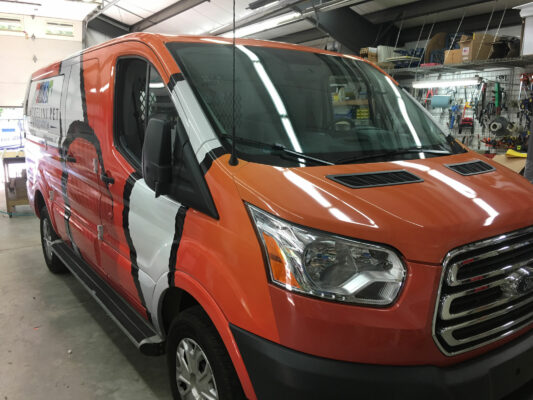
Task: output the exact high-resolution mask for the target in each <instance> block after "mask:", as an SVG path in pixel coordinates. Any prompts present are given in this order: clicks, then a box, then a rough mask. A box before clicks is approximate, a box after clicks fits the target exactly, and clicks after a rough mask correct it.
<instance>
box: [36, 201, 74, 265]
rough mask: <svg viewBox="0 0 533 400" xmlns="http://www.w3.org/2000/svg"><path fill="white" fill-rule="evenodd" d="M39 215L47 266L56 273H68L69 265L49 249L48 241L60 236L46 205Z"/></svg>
mask: <svg viewBox="0 0 533 400" xmlns="http://www.w3.org/2000/svg"><path fill="white" fill-rule="evenodd" d="M39 215H40V216H41V223H40V225H41V247H42V249H43V255H44V261H45V262H46V266H47V267H48V269H49V270H50V272H52V273H54V274H66V273H67V272H69V270H68V269H67V267H65V265H64V264H63V263H62V262H61V260H60V259H59V258H58V257H57V255H55V253H53V252H51V251H49V249H48V246H47V242H53V241H54V240H57V239H59V236H57V233H56V232H55V231H54V227H53V226H52V222H51V221H50V216H49V215H48V210H47V209H46V206H45V207H43V208H41V211H40V213H39Z"/></svg>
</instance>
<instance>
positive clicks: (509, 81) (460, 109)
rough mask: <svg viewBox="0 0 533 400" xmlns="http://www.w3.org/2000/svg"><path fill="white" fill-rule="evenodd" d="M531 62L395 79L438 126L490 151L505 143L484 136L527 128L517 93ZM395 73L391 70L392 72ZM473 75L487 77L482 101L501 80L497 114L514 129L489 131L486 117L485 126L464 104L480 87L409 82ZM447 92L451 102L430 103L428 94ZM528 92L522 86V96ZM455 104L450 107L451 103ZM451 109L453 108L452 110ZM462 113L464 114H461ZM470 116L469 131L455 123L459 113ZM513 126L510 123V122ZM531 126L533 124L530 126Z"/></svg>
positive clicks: (473, 98) (488, 98) (490, 97)
mask: <svg viewBox="0 0 533 400" xmlns="http://www.w3.org/2000/svg"><path fill="white" fill-rule="evenodd" d="M532 72H533V66H530V67H527V68H494V69H490V70H484V71H457V72H446V73H440V74H437V73H436V74H431V75H425V74H424V75H422V74H421V75H420V76H418V77H415V78H414V79H412V78H411V79H401V78H399V79H398V81H399V83H400V85H401V86H402V87H404V88H405V89H406V90H407V91H409V92H410V93H411V94H412V95H413V96H414V97H415V98H416V99H417V100H418V101H419V102H420V103H421V104H423V105H425V106H426V108H427V109H428V111H429V112H430V113H431V114H432V115H433V117H434V118H435V120H436V121H437V122H438V124H439V125H440V126H441V128H442V129H443V131H444V132H445V133H450V134H451V135H452V136H453V137H455V138H457V139H459V140H460V141H462V142H463V143H465V144H466V145H468V146H469V147H470V148H472V149H473V150H477V151H480V152H491V153H499V152H505V151H506V150H507V149H506V148H505V147H497V148H494V147H493V146H488V145H487V144H485V143H484V140H483V139H485V140H486V139H489V140H492V139H501V138H502V137H504V136H514V137H516V136H518V135H520V134H523V132H525V131H528V129H527V126H526V121H525V118H522V120H520V119H519V117H518V113H519V103H518V97H519V92H520V77H521V76H522V74H523V73H532ZM391 75H392V76H393V77H394V74H391ZM476 76H478V77H480V78H482V79H483V80H484V81H487V89H486V101H485V104H487V103H489V102H491V101H493V97H494V91H495V87H496V85H495V83H496V82H498V83H499V84H500V88H501V89H503V93H504V97H503V98H502V109H501V114H500V116H501V117H503V118H505V119H507V121H509V122H511V123H512V124H514V129H513V130H512V131H511V132H508V133H506V134H502V133H501V132H499V133H498V134H495V133H493V132H491V131H490V129H489V126H488V124H487V123H486V122H487V117H485V127H483V126H482V124H481V123H480V121H479V120H478V119H477V118H476V117H475V116H474V114H475V112H474V108H473V107H472V108H466V110H465V107H464V106H465V102H468V103H469V104H471V105H472V106H473V105H474V104H475V101H476V98H479V88H478V86H458V87H451V88H439V89H433V93H431V92H430V91H429V90H428V89H415V88H413V87H412V83H413V82H414V81H415V80H437V79H438V80H456V79H467V78H475V77H476ZM435 94H437V95H449V96H451V104H450V106H448V107H436V108H433V107H432V106H431V96H432V95H435ZM530 94H531V91H530V90H529V88H523V89H522V95H521V98H522V99H524V98H527V97H529V96H530ZM454 105H455V106H457V107H455V108H454V107H452V106H454ZM452 110H456V111H455V112H453V111H452ZM452 113H453V114H455V115H454V117H455V118H454V124H453V128H452V127H451V119H452V118H451V116H452ZM463 113H464V114H463ZM463 115H464V117H471V118H472V117H473V118H474V130H473V132H472V129H471V128H467V127H463V128H462V129H460V128H459V124H458V123H457V121H458V119H459V118H460V117H462V116H463ZM496 117H497V115H491V116H490V117H489V120H490V121H492V120H494V118H496ZM510 126H512V125H510ZM532 128H533V126H532Z"/></svg>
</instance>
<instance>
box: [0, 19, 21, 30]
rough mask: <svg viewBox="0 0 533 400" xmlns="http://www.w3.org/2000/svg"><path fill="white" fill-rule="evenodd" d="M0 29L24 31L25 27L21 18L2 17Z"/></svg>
mask: <svg viewBox="0 0 533 400" xmlns="http://www.w3.org/2000/svg"><path fill="white" fill-rule="evenodd" d="M0 31H9V32H22V31H24V28H23V26H22V21H21V20H20V19H19V18H0Z"/></svg>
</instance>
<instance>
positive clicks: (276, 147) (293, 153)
mask: <svg viewBox="0 0 533 400" xmlns="http://www.w3.org/2000/svg"><path fill="white" fill-rule="evenodd" d="M220 136H222V137H223V138H225V139H229V140H233V136H232V135H228V134H222V135H220ZM235 141H236V142H239V143H242V144H245V145H249V146H254V147H259V148H266V149H269V150H275V151H281V152H283V153H284V154H287V155H289V156H291V157H293V158H298V159H304V160H307V161H312V162H314V163H316V164H322V165H333V163H332V162H329V161H326V160H322V159H320V158H316V157H312V156H308V155H307V154H304V153H300V152H299V151H294V150H290V149H288V148H286V147H285V146H283V145H282V144H278V143H274V144H270V143H264V142H260V141H257V140H253V139H246V138H243V137H239V136H236V137H235Z"/></svg>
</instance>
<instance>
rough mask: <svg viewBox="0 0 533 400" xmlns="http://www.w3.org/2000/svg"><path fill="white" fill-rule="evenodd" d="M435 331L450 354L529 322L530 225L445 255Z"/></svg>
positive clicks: (532, 286)
mask: <svg viewBox="0 0 533 400" xmlns="http://www.w3.org/2000/svg"><path fill="white" fill-rule="evenodd" d="M439 293H440V294H439V298H438V302H437V306H436V308H435V318H434V324H433V335H434V338H435V341H436V343H437V345H438V346H439V348H440V349H441V350H442V351H443V353H445V354H447V355H454V354H459V353H463V352H465V351H468V350H472V349H475V348H478V347H481V346H484V345H486V344H488V343H491V342H494V341H496V340H498V339H501V338H503V337H505V336H508V335H510V334H512V333H514V332H516V331H518V330H520V329H522V328H524V327H526V326H527V325H530V324H531V322H532V321H533V227H529V228H526V229H522V230H519V231H515V232H511V233H508V234H505V235H501V236H498V237H495V238H491V239H487V240H483V241H481V242H476V243H473V244H470V245H467V246H464V247H461V248H459V249H456V250H453V251H451V252H450V253H448V255H447V256H446V258H445V260H444V264H443V275H442V280H441V287H440V291H439Z"/></svg>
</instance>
